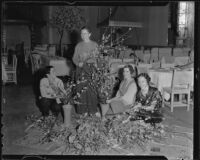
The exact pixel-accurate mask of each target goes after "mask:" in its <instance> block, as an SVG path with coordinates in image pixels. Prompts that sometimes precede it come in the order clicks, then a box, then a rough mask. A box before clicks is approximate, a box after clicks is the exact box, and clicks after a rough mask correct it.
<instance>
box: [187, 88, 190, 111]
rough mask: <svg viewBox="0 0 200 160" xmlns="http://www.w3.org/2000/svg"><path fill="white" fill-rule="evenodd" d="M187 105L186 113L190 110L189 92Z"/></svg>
mask: <svg viewBox="0 0 200 160" xmlns="http://www.w3.org/2000/svg"><path fill="white" fill-rule="evenodd" d="M187 103H188V105H187V111H189V110H190V92H189V93H188V95H187Z"/></svg>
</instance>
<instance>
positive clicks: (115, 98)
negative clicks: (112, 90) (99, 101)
mask: <svg viewBox="0 0 200 160" xmlns="http://www.w3.org/2000/svg"><path fill="white" fill-rule="evenodd" d="M120 99H121V97H120V94H119V91H117V94H116V96H115V97H113V98H111V99H109V100H107V101H106V103H111V102H113V101H116V100H120Z"/></svg>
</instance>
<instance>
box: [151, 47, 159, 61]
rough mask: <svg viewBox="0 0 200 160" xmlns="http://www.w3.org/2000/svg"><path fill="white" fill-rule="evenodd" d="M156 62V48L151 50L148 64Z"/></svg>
mask: <svg viewBox="0 0 200 160" xmlns="http://www.w3.org/2000/svg"><path fill="white" fill-rule="evenodd" d="M157 61H158V48H152V49H151V55H150V63H152V62H157Z"/></svg>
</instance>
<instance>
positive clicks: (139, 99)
mask: <svg viewBox="0 0 200 160" xmlns="http://www.w3.org/2000/svg"><path fill="white" fill-rule="evenodd" d="M138 103H141V105H142V106H144V107H145V106H152V105H153V106H154V111H159V109H160V108H161V106H162V96H161V93H160V91H159V90H158V89H157V88H155V87H151V86H149V90H148V93H147V94H146V96H144V95H143V94H142V92H141V90H139V91H138V93H137V94H136V105H137V104H138Z"/></svg>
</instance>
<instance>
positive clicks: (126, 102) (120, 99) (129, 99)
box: [101, 65, 137, 120]
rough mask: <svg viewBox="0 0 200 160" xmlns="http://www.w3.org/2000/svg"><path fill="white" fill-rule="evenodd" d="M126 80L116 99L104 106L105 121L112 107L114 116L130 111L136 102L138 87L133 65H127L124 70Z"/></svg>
mask: <svg viewBox="0 0 200 160" xmlns="http://www.w3.org/2000/svg"><path fill="white" fill-rule="evenodd" d="M123 77H124V79H123V80H122V82H121V83H120V87H119V90H118V91H117V94H116V96H115V97H114V98H112V99H109V100H107V101H106V102H107V105H104V106H102V108H101V110H102V119H103V120H105V114H106V113H107V111H108V109H109V107H111V109H112V111H113V113H114V114H116V113H121V112H124V111H125V110H127V109H130V108H131V107H132V106H133V104H134V102H135V95H136V93H137V85H136V83H135V80H134V77H135V70H134V69H133V67H132V65H126V66H125V67H124V68H123Z"/></svg>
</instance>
